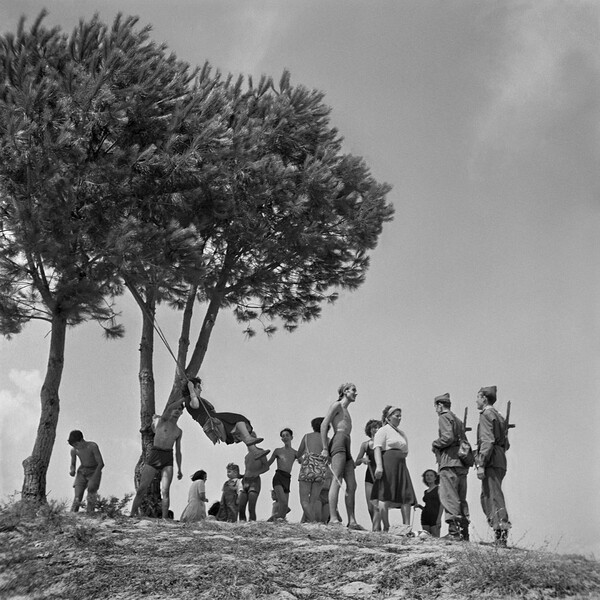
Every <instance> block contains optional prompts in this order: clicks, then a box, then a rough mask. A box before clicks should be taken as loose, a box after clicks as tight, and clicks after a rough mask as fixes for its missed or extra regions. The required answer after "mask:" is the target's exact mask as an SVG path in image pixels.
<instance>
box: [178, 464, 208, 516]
mask: <svg viewBox="0 0 600 600" xmlns="http://www.w3.org/2000/svg"><path fill="white" fill-rule="evenodd" d="M207 501H208V500H207V498H206V471H203V470H202V469H200V471H196V472H195V473H194V474H193V475H192V485H191V487H190V491H189V492H188V503H187V506H186V507H185V508H184V509H183V513H181V520H182V521H183V522H184V523H192V522H194V521H202V520H203V519H206V502H207Z"/></svg>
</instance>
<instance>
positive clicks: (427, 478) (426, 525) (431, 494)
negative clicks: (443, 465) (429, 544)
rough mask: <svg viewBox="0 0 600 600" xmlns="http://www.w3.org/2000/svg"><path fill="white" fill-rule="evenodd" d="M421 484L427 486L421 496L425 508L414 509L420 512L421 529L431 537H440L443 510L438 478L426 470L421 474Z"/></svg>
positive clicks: (433, 472)
mask: <svg viewBox="0 0 600 600" xmlns="http://www.w3.org/2000/svg"><path fill="white" fill-rule="evenodd" d="M423 483H424V484H425V485H426V486H427V489H426V490H425V494H424V496H423V503H424V504H425V506H423V505H422V504H417V505H416V506H415V508H420V509H421V510H422V512H421V527H422V529H423V531H426V532H427V533H429V534H431V535H432V536H433V537H440V529H441V527H442V512H443V510H444V508H443V507H442V505H441V503H440V495H439V488H438V485H439V483H440V476H439V475H438V474H437V473H436V472H435V471H434V470H433V469H427V470H426V471H425V472H424V473H423Z"/></svg>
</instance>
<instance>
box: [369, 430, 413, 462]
mask: <svg viewBox="0 0 600 600" xmlns="http://www.w3.org/2000/svg"><path fill="white" fill-rule="evenodd" d="M373 448H381V450H382V451H383V452H385V451H386V450H402V451H403V452H404V453H406V454H408V440H407V439H406V435H405V434H404V432H403V431H400V430H398V431H396V430H395V429H394V428H393V427H392V426H391V425H390V424H389V423H388V424H386V425H384V426H383V427H381V428H380V429H379V430H378V431H377V433H376V434H375V437H374V438H373Z"/></svg>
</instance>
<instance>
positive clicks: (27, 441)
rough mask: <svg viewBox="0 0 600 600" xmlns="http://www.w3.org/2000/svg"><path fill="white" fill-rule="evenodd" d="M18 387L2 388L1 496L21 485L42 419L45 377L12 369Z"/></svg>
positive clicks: (0, 429)
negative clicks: (24, 467) (41, 395)
mask: <svg viewBox="0 0 600 600" xmlns="http://www.w3.org/2000/svg"><path fill="white" fill-rule="evenodd" d="M8 377H9V379H10V381H11V382H12V383H13V384H14V387H15V388H16V390H15V389H0V456H1V457H2V459H1V462H0V497H5V496H6V495H7V494H11V493H13V492H14V491H15V490H17V489H19V488H20V487H21V483H22V479H23V469H22V466H21V463H22V461H23V459H24V458H25V457H27V456H28V455H29V453H30V452H31V448H32V447H33V443H34V440H35V432H36V428H37V423H38V420H39V412H40V408H39V406H40V401H39V393H40V389H41V386H42V377H41V375H40V372H39V371H37V370H32V371H19V370H16V369H12V370H11V371H10V372H9V374H8Z"/></svg>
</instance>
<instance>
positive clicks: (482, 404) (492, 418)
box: [475, 385, 511, 546]
mask: <svg viewBox="0 0 600 600" xmlns="http://www.w3.org/2000/svg"><path fill="white" fill-rule="evenodd" d="M496 391H497V388H496V386H495V385H493V386H490V387H482V388H481V389H480V390H479V392H478V393H477V400H476V403H477V410H478V411H479V413H480V415H479V425H478V426H477V453H476V456H475V465H476V466H477V477H478V479H480V480H481V506H482V508H483V512H484V513H485V516H486V517H487V521H488V524H489V525H490V527H491V528H492V529H493V530H494V532H495V535H496V543H497V544H498V545H499V546H506V542H507V538H508V530H509V529H510V527H511V524H510V521H509V520H508V513H507V512H506V502H505V501H504V493H503V492H502V481H503V479H504V476H505V475H506V451H507V450H508V448H509V443H508V437H507V432H508V427H507V424H506V421H505V419H504V417H503V416H502V415H501V414H500V413H499V412H498V411H497V410H496V409H495V408H494V404H495V403H496Z"/></svg>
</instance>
